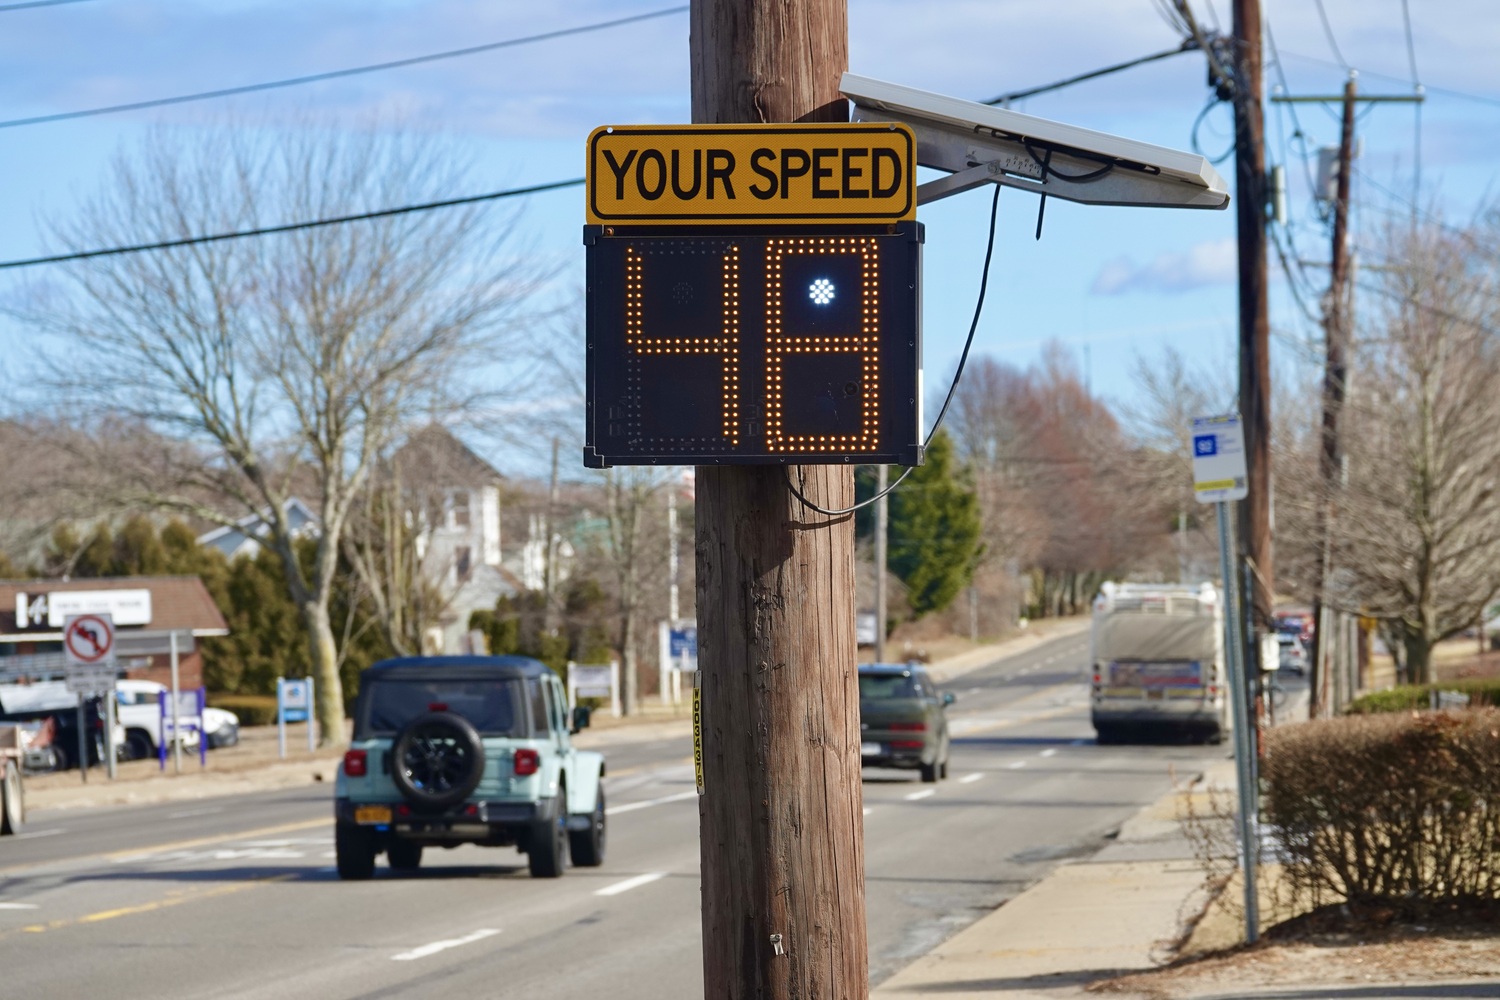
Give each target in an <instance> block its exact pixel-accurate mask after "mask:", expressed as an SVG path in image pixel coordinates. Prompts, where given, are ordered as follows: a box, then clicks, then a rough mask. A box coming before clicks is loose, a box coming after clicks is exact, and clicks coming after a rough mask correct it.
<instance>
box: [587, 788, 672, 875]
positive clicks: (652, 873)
mask: <svg viewBox="0 0 1500 1000" xmlns="http://www.w3.org/2000/svg"><path fill="white" fill-rule="evenodd" d="M693 794H695V795H696V794H697V793H696V792H695V793H693ZM666 877H667V873H666V872H647V873H646V874H644V875H637V876H636V877H635V878H628V879H626V880H625V881H623V882H616V883H615V884H614V885H607V886H605V887H604V888H603V889H600V890H598V891H596V892H595V893H594V895H596V896H618V895H619V894H620V893H622V892H629V891H630V890H631V889H639V888H640V887H641V886H643V885H649V884H650V883H652V882H655V881H656V880H657V879H661V878H666Z"/></svg>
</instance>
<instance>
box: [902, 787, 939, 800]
mask: <svg viewBox="0 0 1500 1000" xmlns="http://www.w3.org/2000/svg"><path fill="white" fill-rule="evenodd" d="M936 794H937V789H936V788H924V789H923V790H922V791H920V792H912V793H911V794H910V795H908V796H906V801H908V802H916V801H918V800H919V799H930V798H932V797H933V796H934V795H936Z"/></svg>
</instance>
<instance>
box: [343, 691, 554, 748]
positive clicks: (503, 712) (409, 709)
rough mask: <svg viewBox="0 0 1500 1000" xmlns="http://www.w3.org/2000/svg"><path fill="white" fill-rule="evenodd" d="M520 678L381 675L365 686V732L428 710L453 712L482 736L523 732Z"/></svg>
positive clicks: (384, 730)
mask: <svg viewBox="0 0 1500 1000" xmlns="http://www.w3.org/2000/svg"><path fill="white" fill-rule="evenodd" d="M520 694H521V685H520V682H519V681H514V680H501V681H484V680H444V679H442V678H432V679H424V680H416V679H402V680H395V679H385V680H378V681H375V682H374V683H373V684H371V685H370V690H369V693H368V696H367V697H366V699H365V709H364V717H363V718H362V719H361V720H360V721H361V722H362V723H363V724H362V725H361V726H360V731H361V734H362V735H364V736H372V735H390V734H392V733H395V732H397V731H398V730H400V729H401V727H403V726H405V725H406V724H407V723H408V722H410V721H411V720H412V719H415V718H416V717H417V716H419V715H425V714H427V713H428V712H453V713H455V714H457V715H461V716H463V717H464V718H465V719H467V720H469V722H470V724H471V725H473V727H474V728H475V729H477V730H479V732H480V733H481V734H483V735H485V736H524V735H526V728H525V727H526V721H525V713H524V712H523V711H518V710H517V708H518V706H520V705H521V704H522V702H521V697H520Z"/></svg>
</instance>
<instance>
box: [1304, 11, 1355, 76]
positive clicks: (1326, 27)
mask: <svg viewBox="0 0 1500 1000" xmlns="http://www.w3.org/2000/svg"><path fill="white" fill-rule="evenodd" d="M1313 2H1314V3H1315V4H1317V6H1318V19H1319V20H1321V21H1322V22H1323V34H1324V36H1326V37H1327V39H1328V47H1329V48H1330V49H1332V50H1333V57H1334V58H1335V59H1337V60H1338V61H1339V65H1340V66H1342V67H1344V69H1348V68H1349V61H1348V60H1347V59H1345V58H1344V54H1343V53H1342V52H1340V51H1339V43H1338V42H1337V41H1335V40H1334V37H1333V26H1332V25H1330V24H1329V23H1328V12H1327V11H1326V10H1324V9H1323V0H1313Z"/></svg>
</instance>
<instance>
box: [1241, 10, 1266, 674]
mask: <svg viewBox="0 0 1500 1000" xmlns="http://www.w3.org/2000/svg"><path fill="white" fill-rule="evenodd" d="M1233 88H1234V163H1235V189H1234V212H1235V226H1236V229H1237V232H1238V238H1239V312H1240V316H1239V347H1240V405H1239V410H1240V419H1241V420H1242V421H1243V426H1244V430H1245V458H1246V484H1247V486H1248V487H1249V491H1250V492H1249V495H1248V496H1247V497H1246V498H1245V499H1244V500H1243V501H1242V502H1241V503H1240V539H1241V542H1240V545H1241V554H1242V555H1243V557H1244V558H1245V559H1247V560H1249V562H1250V566H1251V578H1252V580H1253V581H1254V587H1253V592H1252V593H1251V594H1249V595H1247V597H1248V602H1247V603H1248V604H1249V605H1250V609H1251V611H1252V612H1253V613H1252V615H1251V620H1252V621H1253V622H1254V623H1255V625H1256V626H1257V627H1259V628H1265V627H1268V626H1269V625H1270V624H1271V622H1272V620H1273V617H1274V608H1273V605H1274V602H1275V599H1276V595H1275V581H1276V577H1275V560H1274V550H1273V548H1272V542H1271V346H1270V345H1271V323H1270V305H1269V302H1268V297H1267V289H1266V170H1265V116H1264V113H1263V110H1264V109H1263V107H1262V104H1261V97H1260V95H1261V42H1260V0H1234V81H1233ZM1245 639H1246V644H1247V647H1248V648H1249V650H1250V651H1251V652H1252V654H1253V651H1254V650H1256V649H1258V646H1257V644H1256V642H1255V639H1254V637H1253V636H1246V637H1245ZM1247 662H1254V660H1253V659H1252V660H1250V661H1247Z"/></svg>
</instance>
